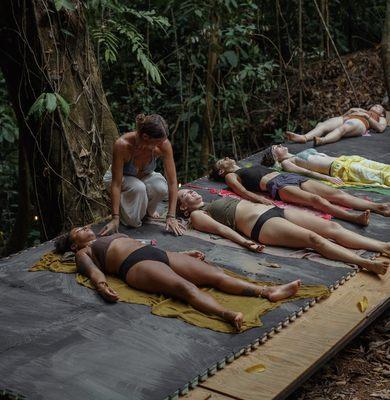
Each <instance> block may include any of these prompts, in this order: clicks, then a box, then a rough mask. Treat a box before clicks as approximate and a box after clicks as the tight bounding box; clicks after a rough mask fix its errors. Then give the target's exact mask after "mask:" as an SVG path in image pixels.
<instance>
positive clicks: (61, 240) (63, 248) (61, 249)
mask: <svg viewBox="0 0 390 400" xmlns="http://www.w3.org/2000/svg"><path fill="white" fill-rule="evenodd" d="M72 244H73V241H72V239H71V237H70V232H68V233H64V234H63V235H61V236H60V237H58V238H57V239H56V240H55V242H54V248H55V252H56V253H59V254H64V253H66V252H67V251H72V248H71V246H72Z"/></svg>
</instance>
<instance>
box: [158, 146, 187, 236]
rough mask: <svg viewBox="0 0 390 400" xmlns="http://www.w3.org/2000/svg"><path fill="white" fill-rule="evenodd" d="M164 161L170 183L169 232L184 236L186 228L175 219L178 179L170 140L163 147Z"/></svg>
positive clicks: (167, 222)
mask: <svg viewBox="0 0 390 400" xmlns="http://www.w3.org/2000/svg"><path fill="white" fill-rule="evenodd" d="M162 159H163V164H164V171H165V176H166V178H167V182H168V213H167V221H166V228H167V230H171V231H172V232H173V233H174V234H175V235H182V234H183V233H184V231H185V228H184V226H183V225H181V224H180V223H179V222H178V221H177V219H176V217H175V215H176V203H177V177H176V166H175V160H174V158H173V150H172V145H171V143H170V142H169V140H166V143H164V144H163V146H162Z"/></svg>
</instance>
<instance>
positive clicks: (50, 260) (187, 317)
mask: <svg viewBox="0 0 390 400" xmlns="http://www.w3.org/2000/svg"><path fill="white" fill-rule="evenodd" d="M44 270H46V271H52V272H62V273H76V265H75V264H74V262H72V261H67V262H64V261H62V256H61V255H58V254H54V253H51V252H50V253H47V254H45V255H44V256H43V257H42V258H41V260H40V261H38V262H37V263H36V264H35V265H34V266H33V267H31V268H30V271H44ZM224 272H225V273H227V274H229V275H231V276H235V277H238V278H240V279H243V280H246V281H248V282H253V283H256V284H258V285H261V286H264V285H267V286H270V285H272V283H270V282H259V281H254V280H252V279H249V278H246V277H243V276H241V275H237V274H235V273H233V272H231V271H229V270H226V269H225V270H224ZM76 281H77V282H78V283H79V284H81V285H84V286H86V287H88V288H91V289H94V287H93V285H92V284H91V282H90V280H89V279H88V278H87V277H85V276H83V275H80V274H77V275H76ZM107 283H108V285H109V286H111V287H112V288H113V289H114V290H115V291H116V292H117V293H118V294H119V301H123V302H126V303H135V304H144V305H147V306H151V312H152V313H153V314H155V315H159V316H161V317H175V318H179V319H181V320H183V321H186V322H188V323H190V324H192V325H196V326H199V327H202V328H208V329H212V330H214V331H217V332H225V333H238V332H237V331H236V330H235V329H234V328H233V327H232V326H231V325H230V324H228V323H227V322H225V321H224V320H223V319H222V318H220V317H217V316H214V315H209V314H204V313H202V312H200V311H198V310H195V309H194V308H192V307H191V306H190V305H188V304H185V303H182V302H181V301H178V300H174V299H171V298H166V297H165V296H163V295H157V294H149V293H145V292H142V291H140V290H136V289H133V288H131V287H129V286H128V285H127V284H126V283H125V282H123V281H122V280H120V279H119V278H117V277H115V276H110V275H108V276H107ZM202 290H205V291H207V292H208V293H210V294H211V295H212V296H213V297H214V298H215V299H216V300H217V301H218V302H219V303H220V304H223V306H224V307H226V308H227V309H231V310H234V311H241V312H242V313H243V314H244V324H243V327H242V330H241V332H244V331H246V330H248V329H251V328H254V327H257V326H261V325H262V323H261V321H260V318H259V317H260V316H262V315H264V314H265V313H266V312H268V311H270V310H272V309H274V308H276V307H279V306H280V305H281V304H282V303H283V302H285V301H291V300H296V299H302V298H317V297H325V296H328V295H329V294H330V292H329V290H328V289H327V288H326V287H325V286H322V285H313V286H311V285H307V286H306V285H304V286H301V288H300V289H299V291H298V293H297V294H296V295H295V296H294V297H291V298H289V299H287V300H284V301H280V302H276V303H272V302H270V301H268V300H267V299H263V298H256V297H247V296H235V295H231V294H226V293H222V292H220V291H219V290H216V289H211V288H202Z"/></svg>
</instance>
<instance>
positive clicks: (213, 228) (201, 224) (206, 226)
mask: <svg viewBox="0 0 390 400" xmlns="http://www.w3.org/2000/svg"><path fill="white" fill-rule="evenodd" d="M191 223H192V226H193V227H194V228H195V229H196V230H198V231H202V232H207V233H214V234H216V235H219V236H222V237H224V238H226V239H229V240H231V241H232V242H234V243H237V244H239V245H241V246H244V247H246V248H247V249H249V250H251V251H255V252H258V253H259V252H261V251H262V250H263V248H264V246H262V245H260V244H258V243H256V242H254V241H253V240H249V239H247V238H245V237H244V236H241V235H240V234H239V233H238V232H236V231H234V230H233V229H231V228H229V227H228V226H225V225H223V224H221V223H220V222H218V221H216V220H215V219H213V218H211V217H210V216H209V215H207V214H206V213H204V212H203V211H194V212H192V214H191Z"/></svg>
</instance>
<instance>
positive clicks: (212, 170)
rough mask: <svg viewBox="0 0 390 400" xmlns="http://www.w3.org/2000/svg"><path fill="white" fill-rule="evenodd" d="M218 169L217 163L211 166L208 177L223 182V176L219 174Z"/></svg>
mask: <svg viewBox="0 0 390 400" xmlns="http://www.w3.org/2000/svg"><path fill="white" fill-rule="evenodd" d="M219 171H220V169H219V168H217V164H216V163H215V164H214V165H212V166H211V168H210V171H209V179H210V180H212V181H216V182H225V177H224V176H222V175H220V173H219Z"/></svg>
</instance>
